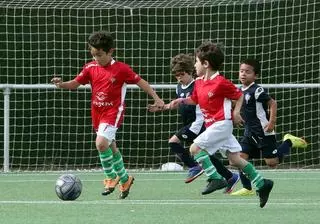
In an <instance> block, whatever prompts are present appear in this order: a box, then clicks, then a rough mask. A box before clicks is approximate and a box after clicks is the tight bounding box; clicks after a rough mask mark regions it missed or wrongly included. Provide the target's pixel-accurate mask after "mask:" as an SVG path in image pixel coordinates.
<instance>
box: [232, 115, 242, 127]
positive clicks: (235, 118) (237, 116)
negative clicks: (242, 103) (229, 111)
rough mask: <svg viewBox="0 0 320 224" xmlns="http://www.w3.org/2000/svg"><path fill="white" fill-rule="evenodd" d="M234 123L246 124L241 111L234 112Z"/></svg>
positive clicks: (237, 124) (238, 124)
mask: <svg viewBox="0 0 320 224" xmlns="http://www.w3.org/2000/svg"><path fill="white" fill-rule="evenodd" d="M233 123H234V125H236V126H242V125H243V124H244V120H243V118H242V117H241V115H240V113H234V114H233Z"/></svg>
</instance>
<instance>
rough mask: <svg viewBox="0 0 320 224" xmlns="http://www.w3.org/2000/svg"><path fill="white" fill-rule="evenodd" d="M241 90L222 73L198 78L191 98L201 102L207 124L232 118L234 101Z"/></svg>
mask: <svg viewBox="0 0 320 224" xmlns="http://www.w3.org/2000/svg"><path fill="white" fill-rule="evenodd" d="M241 95H242V93H241V90H240V89H238V88H237V87H236V86H235V85H234V84H233V83H232V82H231V81H230V80H228V79H226V78H225V77H224V76H222V75H220V74H216V75H214V76H213V77H212V78H211V79H210V80H204V79H203V77H202V78H198V79H197V80H196V81H195V86H194V90H193V93H192V95H191V99H192V100H193V101H194V102H196V103H197V104H199V106H200V109H201V111H202V113H203V116H204V122H205V126H206V127H209V126H210V125H211V124H213V123H214V122H216V121H221V120H231V119H232V101H231V100H237V99H239V98H240V97H241Z"/></svg>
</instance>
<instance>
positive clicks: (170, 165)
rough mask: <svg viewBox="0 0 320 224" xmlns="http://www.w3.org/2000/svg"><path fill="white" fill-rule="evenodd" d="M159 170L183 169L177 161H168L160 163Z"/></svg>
mask: <svg viewBox="0 0 320 224" xmlns="http://www.w3.org/2000/svg"><path fill="white" fill-rule="evenodd" d="M161 170H162V171H183V167H182V166H181V165H179V164H178V163H172V162H168V163H165V164H162V166H161Z"/></svg>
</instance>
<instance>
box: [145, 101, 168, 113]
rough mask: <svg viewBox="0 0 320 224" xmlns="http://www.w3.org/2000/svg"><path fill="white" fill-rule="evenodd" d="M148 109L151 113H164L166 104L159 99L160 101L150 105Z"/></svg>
mask: <svg viewBox="0 0 320 224" xmlns="http://www.w3.org/2000/svg"><path fill="white" fill-rule="evenodd" d="M147 108H148V111H150V112H158V111H163V108H164V102H163V100H161V99H159V100H156V101H155V102H154V104H149V105H148V106H147Z"/></svg>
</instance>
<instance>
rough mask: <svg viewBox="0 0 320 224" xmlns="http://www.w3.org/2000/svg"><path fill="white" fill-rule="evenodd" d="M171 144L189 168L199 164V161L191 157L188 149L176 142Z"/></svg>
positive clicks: (172, 149) (172, 148)
mask: <svg viewBox="0 0 320 224" xmlns="http://www.w3.org/2000/svg"><path fill="white" fill-rule="evenodd" d="M169 146H170V149H171V151H172V152H174V153H175V154H176V155H177V157H178V158H179V159H180V160H181V161H182V162H183V163H184V164H185V165H186V166H187V167H189V168H191V167H194V166H197V165H198V163H197V162H196V161H195V160H194V159H193V158H192V157H191V155H190V153H189V151H188V150H186V149H185V148H183V146H182V145H181V144H179V143H176V142H169Z"/></svg>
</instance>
